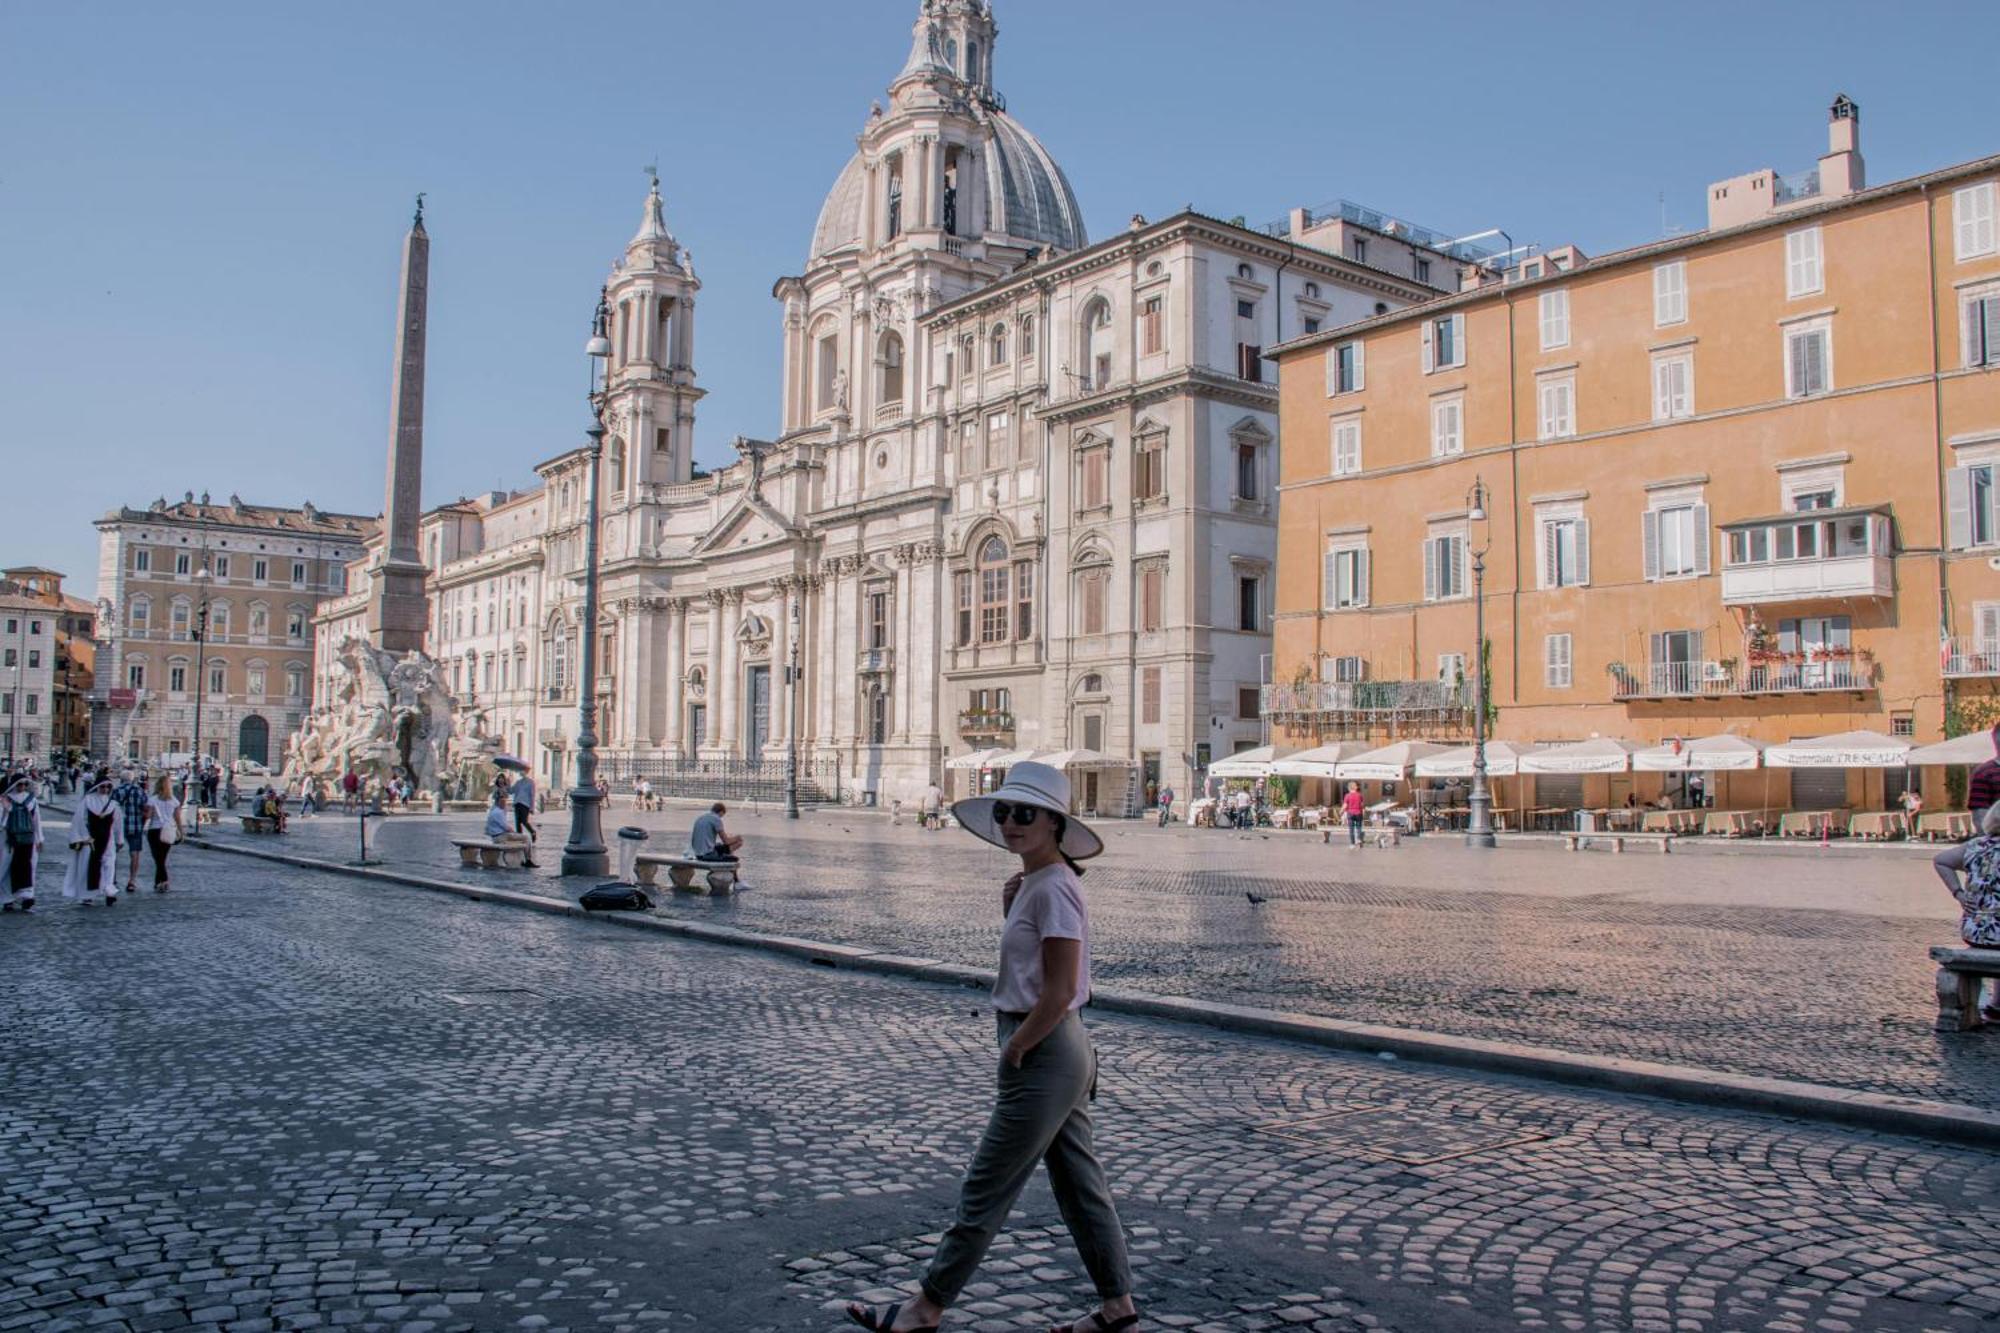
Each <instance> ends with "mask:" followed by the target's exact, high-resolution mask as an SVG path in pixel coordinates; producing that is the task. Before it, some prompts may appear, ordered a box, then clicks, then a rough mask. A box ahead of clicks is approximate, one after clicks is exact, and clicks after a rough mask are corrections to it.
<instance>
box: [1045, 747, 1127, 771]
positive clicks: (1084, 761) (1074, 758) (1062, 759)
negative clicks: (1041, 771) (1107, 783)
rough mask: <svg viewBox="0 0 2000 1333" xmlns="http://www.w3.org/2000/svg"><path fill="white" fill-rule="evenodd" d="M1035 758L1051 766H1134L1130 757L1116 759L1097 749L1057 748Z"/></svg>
mask: <svg viewBox="0 0 2000 1333" xmlns="http://www.w3.org/2000/svg"><path fill="white" fill-rule="evenodd" d="M1034 759H1035V762H1036V763H1038V764H1047V765H1048V766H1049V767H1050V768H1131V767H1133V761H1132V760H1130V759H1114V758H1112V757H1111V756H1110V755H1108V754H1099V753H1098V752H1097V751H1096V750H1057V751H1055V752H1054V753H1052V754H1038V755H1036V756H1034Z"/></svg>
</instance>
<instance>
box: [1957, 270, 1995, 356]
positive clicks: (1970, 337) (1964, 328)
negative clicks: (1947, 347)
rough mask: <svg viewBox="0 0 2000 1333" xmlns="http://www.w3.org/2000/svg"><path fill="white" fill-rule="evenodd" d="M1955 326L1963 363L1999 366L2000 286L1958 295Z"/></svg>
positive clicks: (1975, 289) (1976, 289)
mask: <svg viewBox="0 0 2000 1333" xmlns="http://www.w3.org/2000/svg"><path fill="white" fill-rule="evenodd" d="M1958 328H1959V341H1960V345H1961V346H1962V347H1963V349H1964V352H1965V364H1966V365H1967V366H2000V285H1995V286H1992V287H1978V288H1974V289H1973V290H1972V291H1969V292H1967V293H1965V294H1964V295H1963V296H1961V297H1960V298H1959V321H1958Z"/></svg>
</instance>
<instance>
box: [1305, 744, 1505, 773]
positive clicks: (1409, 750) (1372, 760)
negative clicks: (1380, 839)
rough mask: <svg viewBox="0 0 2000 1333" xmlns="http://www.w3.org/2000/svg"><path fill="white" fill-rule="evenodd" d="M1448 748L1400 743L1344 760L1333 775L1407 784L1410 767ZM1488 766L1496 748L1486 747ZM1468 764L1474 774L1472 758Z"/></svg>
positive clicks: (1469, 758)
mask: <svg viewBox="0 0 2000 1333" xmlns="http://www.w3.org/2000/svg"><path fill="white" fill-rule="evenodd" d="M1445 749H1446V747H1445V746H1442V745H1439V744H1438V743H1437V742H1435V741H1397V742H1396V743H1395V744H1394V745H1384V746H1382V747H1380V748H1379V749H1374V750H1366V751H1363V752H1362V753H1360V754H1357V755H1355V756H1354V757H1353V758H1352V759H1343V760H1341V761H1340V763H1339V764H1338V765H1336V766H1335V767H1334V770H1333V775H1334V776H1335V777H1336V778H1339V779H1341V780H1342V781H1347V780H1349V779H1353V780H1355V781H1358V782H1403V781H1406V780H1408V778H1409V776H1410V767H1411V766H1412V765H1413V764H1416V763H1417V762H1418V761H1420V760H1423V759H1428V758H1429V757H1430V756H1432V755H1434V754H1443V753H1444V752H1445ZM1486 751H1487V754H1486V757H1487V762H1488V764H1489V765H1490V764H1491V762H1492V758H1493V747H1492V746H1491V745H1489V746H1487V747H1486ZM1465 762H1466V764H1467V765H1468V770H1467V771H1470V768H1469V766H1470V764H1471V763H1472V759H1471V757H1470V756H1469V755H1468V756H1467V758H1466V761H1465Z"/></svg>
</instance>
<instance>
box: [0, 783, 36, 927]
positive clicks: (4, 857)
mask: <svg viewBox="0 0 2000 1333" xmlns="http://www.w3.org/2000/svg"><path fill="white" fill-rule="evenodd" d="M41 858H42V807H41V804H40V803H39V802H38V801H36V800H35V784H34V781H33V779H31V778H29V776H28V775H27V774H26V773H21V774H19V775H17V776H16V777H14V778H13V779H11V780H10V781H9V782H8V784H7V795H6V796H5V797H4V798H0V909H4V910H6V911H9V912H13V911H22V912H32V911H33V910H34V908H35V871H36V869H37V868H38V867H39V866H40V864H41Z"/></svg>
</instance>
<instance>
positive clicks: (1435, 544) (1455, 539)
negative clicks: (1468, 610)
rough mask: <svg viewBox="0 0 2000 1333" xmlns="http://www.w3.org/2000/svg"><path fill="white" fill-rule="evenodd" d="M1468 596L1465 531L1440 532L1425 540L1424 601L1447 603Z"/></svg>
mask: <svg viewBox="0 0 2000 1333" xmlns="http://www.w3.org/2000/svg"><path fill="white" fill-rule="evenodd" d="M1463 596H1465V534H1463V533H1440V534H1436V535H1433V536H1430V537H1426V538H1425V539H1424V600H1425V601H1427V602H1446V601H1450V600H1452V599H1453V598H1456V597H1463Z"/></svg>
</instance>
